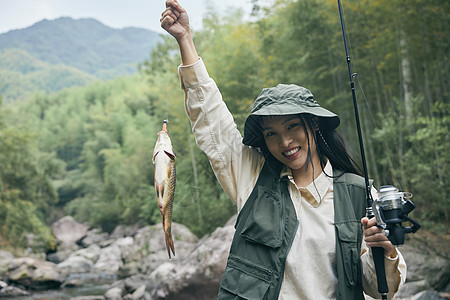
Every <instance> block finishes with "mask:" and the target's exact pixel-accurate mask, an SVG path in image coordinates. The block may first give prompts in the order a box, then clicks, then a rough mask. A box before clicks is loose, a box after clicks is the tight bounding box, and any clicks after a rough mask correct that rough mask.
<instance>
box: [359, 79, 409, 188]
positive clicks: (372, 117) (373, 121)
mask: <svg viewBox="0 0 450 300" xmlns="http://www.w3.org/2000/svg"><path fill="white" fill-rule="evenodd" d="M356 81H357V82H358V87H359V90H360V92H361V95H362V96H363V99H364V102H365V104H366V107H367V110H368V112H369V116H370V121H371V123H372V125H373V127H374V128H375V129H376V130H381V127H380V126H378V125H377V123H376V120H375V117H374V113H373V112H372V109H371V108H370V105H369V101H368V100H367V97H366V93H365V92H364V89H363V87H362V84H361V82H360V81H359V78H358V77H356ZM376 140H377V141H379V142H381V144H382V145H383V149H385V150H384V153H385V154H386V158H387V160H388V163H389V166H390V167H391V168H392V169H394V163H393V158H392V156H391V154H390V152H389V151H387V149H389V147H388V145H387V144H386V142H385V141H384V139H382V138H376ZM391 176H392V179H394V181H395V184H396V185H397V186H399V187H400V189H402V186H401V183H400V182H399V180H398V179H397V176H395V175H394V174H391Z"/></svg>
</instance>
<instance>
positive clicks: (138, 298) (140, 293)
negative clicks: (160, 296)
mask: <svg viewBox="0 0 450 300" xmlns="http://www.w3.org/2000/svg"><path fill="white" fill-rule="evenodd" d="M145 299H150V295H149V294H148V293H146V292H145V284H144V285H141V286H140V287H138V288H137V289H136V290H135V291H134V293H133V294H132V295H131V300H145Z"/></svg>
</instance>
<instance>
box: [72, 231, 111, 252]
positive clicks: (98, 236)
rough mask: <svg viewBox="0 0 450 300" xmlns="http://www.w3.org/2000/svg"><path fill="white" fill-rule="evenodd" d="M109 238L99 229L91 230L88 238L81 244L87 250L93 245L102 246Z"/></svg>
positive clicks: (87, 235)
mask: <svg viewBox="0 0 450 300" xmlns="http://www.w3.org/2000/svg"><path fill="white" fill-rule="evenodd" d="M108 237H109V234H108V233H107V232H102V231H101V230H100V229H98V228H94V229H91V230H89V231H88V232H87V234H86V236H85V237H84V238H83V239H82V240H81V241H80V242H79V243H80V245H81V246H83V247H85V248H87V247H89V246H91V245H95V244H100V243H101V242H103V241H106V240H107V239H108Z"/></svg>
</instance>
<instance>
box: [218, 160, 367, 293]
mask: <svg viewBox="0 0 450 300" xmlns="http://www.w3.org/2000/svg"><path fill="white" fill-rule="evenodd" d="M333 188H334V209H335V228H336V264H337V277H338V284H337V287H336V299H337V300H351V299H354V300H361V299H364V296H363V291H362V282H361V280H362V279H361V260H360V251H361V238H362V227H361V221H360V220H361V218H362V217H363V216H364V215H365V198H366V197H365V184H364V179H363V178H362V177H360V176H357V175H354V174H347V173H345V174H343V175H342V176H340V177H339V178H337V179H335V180H334V183H333ZM297 227H298V220H297V216H296V213H295V208H294V205H293V203H292V200H291V197H290V195H289V181H288V180H287V178H281V179H280V178H276V177H275V176H273V173H272V172H271V171H270V169H269V167H268V164H265V165H264V167H263V169H262V171H261V173H260V175H259V178H258V180H257V182H256V185H255V187H254V189H253V191H252V193H251V194H250V196H249V198H248V200H247V202H246V203H245V205H244V207H243V208H242V210H241V211H240V213H239V215H238V217H237V220H236V224H235V229H236V232H235V234H234V238H233V242H232V244H231V248H230V255H229V257H228V261H227V267H226V269H225V273H224V275H223V277H222V281H221V283H220V289H219V294H218V296H217V299H219V300H229V299H233V300H237V299H255V300H256V299H258V300H260V299H268V300H274V299H278V295H279V292H280V288H281V283H282V281H283V275H284V269H285V263H286V257H287V255H288V253H289V250H290V248H291V245H292V242H293V240H294V237H295V233H296V231H297ZM305 276H307V274H305Z"/></svg>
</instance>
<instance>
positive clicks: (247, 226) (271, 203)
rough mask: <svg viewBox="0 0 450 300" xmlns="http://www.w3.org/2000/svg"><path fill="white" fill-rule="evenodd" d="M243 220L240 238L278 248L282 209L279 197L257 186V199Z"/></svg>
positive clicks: (281, 239) (281, 231)
mask: <svg viewBox="0 0 450 300" xmlns="http://www.w3.org/2000/svg"><path fill="white" fill-rule="evenodd" d="M252 206H253V207H252V210H251V212H250V214H249V215H248V217H247V219H246V220H245V223H244V226H243V228H242V231H241V233H240V234H241V236H242V237H243V238H244V239H246V240H247V241H250V242H255V243H259V244H263V245H265V246H268V247H271V248H278V247H280V246H281V244H282V242H283V228H284V223H283V209H282V203H281V200H280V197H277V195H276V194H275V193H274V192H273V191H271V190H269V189H266V188H264V187H262V186H258V197H257V198H256V199H255V201H254V203H253V205H252Z"/></svg>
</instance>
